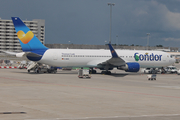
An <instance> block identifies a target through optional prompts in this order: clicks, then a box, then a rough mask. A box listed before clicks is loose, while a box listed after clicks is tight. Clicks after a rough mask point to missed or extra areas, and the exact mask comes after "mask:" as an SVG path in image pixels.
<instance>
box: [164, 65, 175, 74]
mask: <svg viewBox="0 0 180 120" xmlns="http://www.w3.org/2000/svg"><path fill="white" fill-rule="evenodd" d="M165 71H166V73H177V71H178V69H177V68H176V67H175V66H168V67H166V69H165Z"/></svg>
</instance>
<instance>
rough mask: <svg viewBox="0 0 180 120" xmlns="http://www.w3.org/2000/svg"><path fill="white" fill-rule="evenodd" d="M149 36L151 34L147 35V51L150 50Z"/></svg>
mask: <svg viewBox="0 0 180 120" xmlns="http://www.w3.org/2000/svg"><path fill="white" fill-rule="evenodd" d="M149 35H150V33H147V50H148V49H149Z"/></svg>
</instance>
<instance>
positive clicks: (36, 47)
mask: <svg viewBox="0 0 180 120" xmlns="http://www.w3.org/2000/svg"><path fill="white" fill-rule="evenodd" d="M12 21H13V24H14V27H15V30H16V33H17V36H18V38H19V42H20V44H21V47H22V50H23V52H33V51H39V52H40V51H46V50H47V49H48V48H47V47H45V46H44V45H43V44H42V43H41V42H40V40H39V39H38V38H37V37H36V36H35V35H34V33H33V32H32V31H31V30H30V29H29V28H28V27H27V26H26V25H25V24H24V23H23V22H22V20H21V19H20V18H19V17H12ZM36 53H37V52H36Z"/></svg>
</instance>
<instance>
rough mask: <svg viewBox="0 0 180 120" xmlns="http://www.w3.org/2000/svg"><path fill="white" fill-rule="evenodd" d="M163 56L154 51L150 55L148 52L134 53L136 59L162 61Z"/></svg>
mask: <svg viewBox="0 0 180 120" xmlns="http://www.w3.org/2000/svg"><path fill="white" fill-rule="evenodd" d="M161 57H162V55H157V54H156V55H154V54H153V53H152V54H150V55H148V53H145V54H144V55H143V54H139V53H135V54H134V58H135V60H136V61H139V60H140V61H161Z"/></svg>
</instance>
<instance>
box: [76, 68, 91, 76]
mask: <svg viewBox="0 0 180 120" xmlns="http://www.w3.org/2000/svg"><path fill="white" fill-rule="evenodd" d="M78 77H79V78H91V75H90V74H89V70H86V69H80V70H79V72H78Z"/></svg>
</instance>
